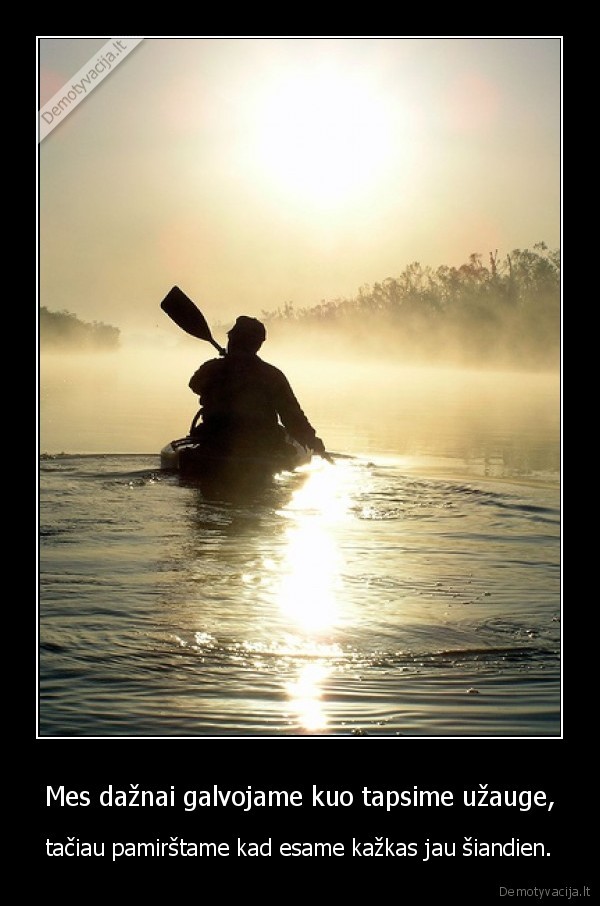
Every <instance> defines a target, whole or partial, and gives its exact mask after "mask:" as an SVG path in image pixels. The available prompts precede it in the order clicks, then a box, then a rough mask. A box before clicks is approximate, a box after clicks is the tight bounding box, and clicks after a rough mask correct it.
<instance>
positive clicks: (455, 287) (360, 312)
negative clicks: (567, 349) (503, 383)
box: [261, 242, 561, 368]
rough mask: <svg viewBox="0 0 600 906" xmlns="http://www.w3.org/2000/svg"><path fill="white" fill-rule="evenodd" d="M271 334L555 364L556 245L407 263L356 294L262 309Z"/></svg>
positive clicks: (411, 353)
mask: <svg viewBox="0 0 600 906" xmlns="http://www.w3.org/2000/svg"><path fill="white" fill-rule="evenodd" d="M261 315H262V319H263V321H264V322H265V324H266V326H267V330H268V331H269V333H270V335H272V336H278V337H285V336H291V335H293V334H294V333H297V334H298V335H300V334H301V333H302V331H303V330H305V329H306V328H309V327H310V328H311V329H313V330H312V333H311V336H312V337H313V338H314V340H315V341H316V342H318V336H319V334H320V333H321V334H322V336H323V337H327V340H328V342H330V341H331V340H332V339H333V338H334V337H337V338H338V339H341V338H343V340H344V341H347V342H350V343H351V344H360V347H361V348H362V349H363V350H364V351H365V352H368V351H369V349H370V350H371V351H372V352H373V353H375V354H377V353H389V352H392V353H393V352H395V353H396V354H397V355H398V356H399V357H400V356H401V357H402V358H403V359H404V360H406V359H413V360H417V359H423V358H427V359H430V360H434V361H454V362H457V361H460V362H461V363H463V364H482V363H485V362H488V363H490V364H499V365H501V364H504V365H520V366H523V367H533V368H540V367H544V368H545V367H555V366H557V365H558V362H559V356H560V325H561V279H560V251H559V250H551V249H549V248H548V246H547V245H546V244H545V243H544V242H540V243H537V244H536V245H535V246H534V247H533V249H523V250H522V249H515V250H513V251H512V252H510V253H509V254H507V255H505V256H503V257H502V258H499V256H498V251H497V250H496V251H494V252H490V253H489V255H488V258H487V261H484V259H483V257H482V255H481V254H472V255H470V257H469V259H468V261H467V262H466V263H465V264H462V265H460V266H459V267H449V266H441V267H438V268H437V269H433V268H431V267H423V266H421V265H420V264H419V263H418V262H413V263H412V264H409V265H408V266H407V267H406V268H405V269H404V271H403V272H402V273H401V274H400V276H399V277H390V278H388V279H386V280H383V281H382V282H380V283H375V284H374V285H373V286H368V285H366V286H362V287H360V289H359V290H358V293H357V294H356V295H355V296H353V297H352V298H340V299H334V300H331V301H321V303H320V304H318V305H316V306H313V307H310V308H300V309H297V308H295V307H294V305H293V303H292V302H287V303H285V304H284V305H283V306H282V307H279V308H277V309H276V310H275V311H264V310H263V311H262V313H261Z"/></svg>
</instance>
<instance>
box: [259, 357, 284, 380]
mask: <svg viewBox="0 0 600 906" xmlns="http://www.w3.org/2000/svg"><path fill="white" fill-rule="evenodd" d="M256 361H257V363H258V366H259V368H260V370H261V371H262V372H263V374H265V375H268V376H269V377H271V378H272V379H273V380H277V381H281V380H284V381H287V378H286V376H285V374H284V373H283V371H282V370H281V368H277V367H276V366H275V365H271V363H270V362H265V360H264V359H261V358H260V357H259V356H256Z"/></svg>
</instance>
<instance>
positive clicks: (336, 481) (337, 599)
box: [277, 464, 349, 731]
mask: <svg viewBox="0 0 600 906" xmlns="http://www.w3.org/2000/svg"><path fill="white" fill-rule="evenodd" d="M345 478H346V479H347V476H346V475H345V470H344V469H343V467H342V468H341V469H338V468H337V466H329V465H326V464H320V465H319V466H318V467H317V468H315V469H313V470H312V471H310V472H309V474H308V476H307V479H306V481H305V482H304V484H302V486H301V487H299V488H298V490H297V491H296V492H295V494H294V496H293V498H292V500H291V501H290V503H289V504H288V506H287V507H286V508H285V510H284V513H283V514H284V515H285V516H286V518H287V519H288V520H289V525H288V527H287V530H286V533H285V552H284V555H283V559H282V562H281V564H280V580H279V582H278V588H277V602H278V609H279V612H280V615H281V616H282V617H283V619H284V620H285V624H286V629H287V631H288V632H292V633H294V634H295V636H296V645H297V648H298V653H299V654H301V655H302V665H301V667H300V668H299V669H298V672H297V676H296V678H295V679H293V680H291V681H289V682H288V683H287V684H286V686H285V691H286V695H287V697H288V700H289V703H290V705H291V707H292V709H293V711H294V712H295V714H296V717H297V720H298V721H299V723H300V725H301V726H302V727H303V728H304V729H305V730H308V731H314V730H323V729H325V727H326V726H327V722H328V721H327V712H326V707H325V702H324V695H325V693H324V687H325V683H326V681H327V679H328V677H329V676H330V674H331V671H332V661H333V658H339V656H340V646H339V644H338V643H337V641H336V639H335V631H336V628H337V627H339V625H340V622H341V621H342V619H343V618H344V614H343V612H342V606H341V594H340V593H341V586H342V572H343V564H344V558H343V555H342V552H341V550H340V546H339V531H338V529H339V526H340V523H341V522H343V520H344V519H345V518H347V513H348V508H349V496H348V490H347V481H345V480H344V479H345ZM316 651H318V659H316V660H315V659H314V656H315V653H316ZM307 657H308V658H310V660H309V661H308V662H307Z"/></svg>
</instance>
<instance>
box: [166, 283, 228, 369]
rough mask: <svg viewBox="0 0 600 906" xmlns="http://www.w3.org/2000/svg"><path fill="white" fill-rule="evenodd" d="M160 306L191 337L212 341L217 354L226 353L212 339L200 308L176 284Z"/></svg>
mask: <svg viewBox="0 0 600 906" xmlns="http://www.w3.org/2000/svg"><path fill="white" fill-rule="evenodd" d="M160 307H161V308H162V310H163V311H164V312H165V314H167V315H168V316H169V317H170V318H171V320H172V321H175V323H176V324H177V326H178V327H181V329H182V330H185V332H186V333H189V334H190V335H191V336H192V337H197V339H199V340H207V341H208V342H209V343H212V345H213V346H214V347H215V349H218V350H219V355H225V354H226V352H225V350H224V349H223V347H222V346H219V344H218V343H217V341H216V340H215V339H213V335H212V333H211V332H210V327H209V326H208V324H207V321H206V318H205V317H204V315H203V314H202V312H201V311H200V309H199V308H197V307H196V305H195V304H194V303H193V302H192V300H191V299H190V297H189V296H186V294H185V293H184V292H183V291H182V290H181V289H179V287H178V286H174V287H173V288H172V289H171V290H169V292H168V293H167V295H166V296H165V298H164V299H163V300H162V302H161V303H160Z"/></svg>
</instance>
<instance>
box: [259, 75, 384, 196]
mask: <svg viewBox="0 0 600 906" xmlns="http://www.w3.org/2000/svg"><path fill="white" fill-rule="evenodd" d="M253 119H254V142H253V146H254V147H253V151H254V155H253V156H254V164H255V168H256V171H257V173H258V175H259V178H260V180H261V182H262V184H263V185H265V186H267V187H268V188H269V189H270V190H271V191H275V192H277V193H279V194H280V195H282V196H285V197H287V198H288V199H290V200H294V201H296V202H298V203H300V202H301V203H303V204H305V205H307V206H309V207H317V208H319V207H322V208H328V207H339V206H343V205H345V204H354V203H356V201H357V200H361V199H364V198H365V197H366V196H367V195H368V194H369V193H370V192H372V191H373V190H374V189H375V188H376V187H377V186H378V185H380V184H381V182H382V180H383V179H384V177H385V173H386V169H387V167H388V164H389V160H390V156H391V140H390V134H391V133H390V117H389V111H387V110H386V100H385V97H384V96H383V94H382V92H381V91H379V90H378V88H377V86H376V84H375V83H374V82H373V81H371V80H370V79H369V78H368V76H366V75H365V74H364V73H361V72H360V71H358V72H355V71H353V70H351V69H348V71H346V72H340V71H337V70H331V69H328V68H324V67H317V68H316V69H315V70H314V71H312V72H309V71H306V70H303V71H302V72H296V73H293V72H292V73H286V74H285V75H283V76H281V77H280V78H279V79H278V80H277V81H276V82H274V83H272V84H271V85H270V86H269V87H268V88H266V89H265V90H263V92H262V93H261V94H260V95H259V96H258V97H257V99H256V102H255V111H254V118H253Z"/></svg>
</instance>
